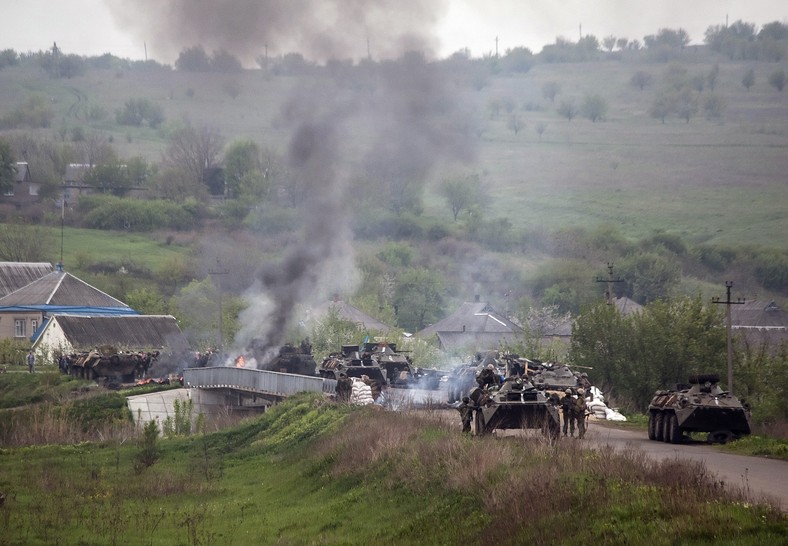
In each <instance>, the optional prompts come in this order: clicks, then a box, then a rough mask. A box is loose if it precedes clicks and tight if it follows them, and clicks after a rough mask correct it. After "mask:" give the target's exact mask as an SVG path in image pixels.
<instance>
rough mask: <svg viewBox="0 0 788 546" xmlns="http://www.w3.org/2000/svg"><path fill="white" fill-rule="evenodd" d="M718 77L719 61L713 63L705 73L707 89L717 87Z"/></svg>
mask: <svg viewBox="0 0 788 546" xmlns="http://www.w3.org/2000/svg"><path fill="white" fill-rule="evenodd" d="M719 77H720V65H719V63H714V66H712V67H711V70H709V73H708V74H706V83H708V84H709V89H711V90H712V91H714V88H715V87H717V81H718V80H719Z"/></svg>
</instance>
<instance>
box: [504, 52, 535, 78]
mask: <svg viewBox="0 0 788 546" xmlns="http://www.w3.org/2000/svg"><path fill="white" fill-rule="evenodd" d="M533 64H534V55H533V53H532V52H531V50H530V49H528V48H527V47H515V48H513V49H509V50H507V51H506V54H505V55H504V56H503V58H502V59H501V67H502V68H503V69H504V70H506V71H507V72H519V73H523V74H524V73H525V72H528V71H529V70H530V69H531V67H532V66H533Z"/></svg>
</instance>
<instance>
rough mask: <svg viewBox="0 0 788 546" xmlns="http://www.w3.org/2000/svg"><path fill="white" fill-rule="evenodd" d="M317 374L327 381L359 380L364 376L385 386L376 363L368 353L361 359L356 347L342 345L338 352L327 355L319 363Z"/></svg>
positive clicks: (384, 380)
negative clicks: (341, 379) (345, 378)
mask: <svg viewBox="0 0 788 546" xmlns="http://www.w3.org/2000/svg"><path fill="white" fill-rule="evenodd" d="M318 373H319V374H320V377H325V378H327V379H340V378H344V377H358V378H361V377H363V376H365V375H366V376H367V377H368V378H369V379H371V380H374V381H378V382H379V384H380V385H385V384H386V378H385V377H384V375H383V370H382V369H381V367H380V366H379V365H378V362H377V361H375V360H374V359H373V358H372V355H371V354H369V353H364V357H363V358H362V353H360V352H359V346H358V345H343V346H342V350H341V351H340V352H338V353H331V354H330V355H328V356H327V357H326V358H324V359H323V362H321V363H320V368H319V369H318Z"/></svg>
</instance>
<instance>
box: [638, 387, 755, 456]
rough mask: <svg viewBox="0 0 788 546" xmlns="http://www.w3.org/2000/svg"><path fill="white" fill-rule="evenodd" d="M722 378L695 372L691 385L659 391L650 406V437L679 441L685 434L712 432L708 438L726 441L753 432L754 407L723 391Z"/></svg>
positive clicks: (709, 439)
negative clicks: (720, 384) (751, 428)
mask: <svg viewBox="0 0 788 546" xmlns="http://www.w3.org/2000/svg"><path fill="white" fill-rule="evenodd" d="M719 380H720V378H719V376H718V375H716V374H698V375H692V376H690V377H689V383H690V386H689V387H687V388H677V389H676V390H659V391H657V392H656V393H655V394H654V397H653V398H652V399H651V403H650V404H649V406H648V439H649V440H656V441H658V442H660V441H664V442H668V443H671V444H677V443H680V442H682V441H684V438H685V436H684V433H690V432H708V433H709V434H708V436H707V441H709V442H712V443H714V442H719V443H722V444H724V443H726V442H728V441H729V440H733V439H737V438H740V437H741V436H744V435H746V434H750V421H751V415H750V406H749V405H748V404H747V403H746V402H745V401H744V400H739V399H738V398H736V397H735V396H733V395H732V394H731V393H729V392H727V391H724V390H722V389H721V388H720V386H719V385H718V383H719Z"/></svg>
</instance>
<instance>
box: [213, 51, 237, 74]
mask: <svg viewBox="0 0 788 546" xmlns="http://www.w3.org/2000/svg"><path fill="white" fill-rule="evenodd" d="M210 66H211V70H213V71H214V72H225V73H226V72H242V71H243V67H242V66H241V61H239V60H238V58H237V57H235V56H234V55H232V54H231V53H228V52H227V51H225V50H224V49H220V50H218V51H214V52H213V57H212V58H211V60H210Z"/></svg>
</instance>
